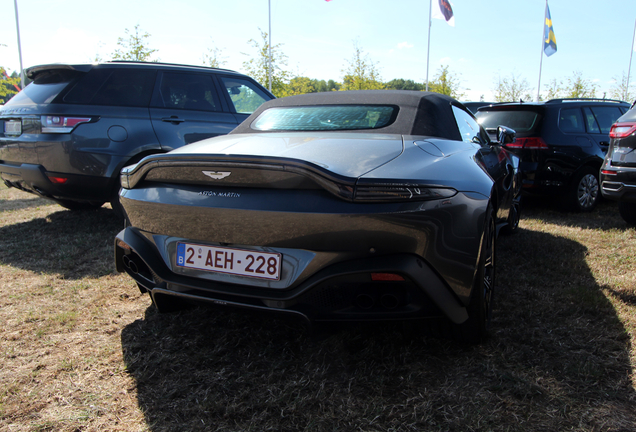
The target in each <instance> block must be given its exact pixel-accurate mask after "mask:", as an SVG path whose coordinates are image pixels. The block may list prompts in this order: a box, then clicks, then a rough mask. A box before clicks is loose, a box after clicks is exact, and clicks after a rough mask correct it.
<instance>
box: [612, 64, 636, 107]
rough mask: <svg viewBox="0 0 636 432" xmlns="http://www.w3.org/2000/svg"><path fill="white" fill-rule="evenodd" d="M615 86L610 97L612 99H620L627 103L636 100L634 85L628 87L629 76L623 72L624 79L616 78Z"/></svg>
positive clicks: (630, 84)
mask: <svg viewBox="0 0 636 432" xmlns="http://www.w3.org/2000/svg"><path fill="white" fill-rule="evenodd" d="M614 81H615V83H614V85H613V86H612V88H611V89H610V97H611V98H612V99H620V100H624V101H627V102H633V101H634V100H636V89H635V88H634V85H633V84H632V83H629V86H628V85H627V75H626V74H625V72H624V71H623V76H622V78H620V79H619V78H618V77H614Z"/></svg>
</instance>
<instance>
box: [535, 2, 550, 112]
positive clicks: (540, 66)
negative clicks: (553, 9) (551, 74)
mask: <svg viewBox="0 0 636 432" xmlns="http://www.w3.org/2000/svg"><path fill="white" fill-rule="evenodd" d="M547 16H548V0H545V10H544V11H543V26H542V27H541V60H540V61H539V84H537V102H539V95H540V93H541V70H542V69H543V44H544V43H545V19H546V17H547Z"/></svg>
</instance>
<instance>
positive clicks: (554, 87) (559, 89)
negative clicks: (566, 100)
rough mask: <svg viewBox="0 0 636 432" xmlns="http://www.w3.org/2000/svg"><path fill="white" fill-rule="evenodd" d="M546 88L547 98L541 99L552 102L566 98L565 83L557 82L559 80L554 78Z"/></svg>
mask: <svg viewBox="0 0 636 432" xmlns="http://www.w3.org/2000/svg"><path fill="white" fill-rule="evenodd" d="M545 88H546V91H545V97H543V96H542V97H541V99H545V100H550V99H560V98H562V97H564V92H565V90H564V88H563V81H557V79H556V78H554V79H552V81H550V82H548V84H546V85H545Z"/></svg>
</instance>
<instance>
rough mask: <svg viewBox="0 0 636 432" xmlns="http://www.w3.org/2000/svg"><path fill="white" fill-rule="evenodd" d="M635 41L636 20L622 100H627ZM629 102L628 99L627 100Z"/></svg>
mask: <svg viewBox="0 0 636 432" xmlns="http://www.w3.org/2000/svg"><path fill="white" fill-rule="evenodd" d="M635 43H636V21H634V35H633V36H632V52H631V53H630V54H629V67H628V68H627V86H626V87H625V94H624V95H623V98H624V99H623V100H627V98H628V97H629V75H630V74H631V73H632V57H633V56H634V44H635ZM628 102H629V101H628Z"/></svg>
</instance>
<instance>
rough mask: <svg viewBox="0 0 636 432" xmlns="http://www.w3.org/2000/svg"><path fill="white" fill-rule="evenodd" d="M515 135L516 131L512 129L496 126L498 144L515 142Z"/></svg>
mask: <svg viewBox="0 0 636 432" xmlns="http://www.w3.org/2000/svg"><path fill="white" fill-rule="evenodd" d="M516 136H517V132H515V131H514V130H513V129H510V128H508V127H506V126H497V141H499V144H500V145H503V146H505V145H506V144H512V143H513V142H515V137H516Z"/></svg>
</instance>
